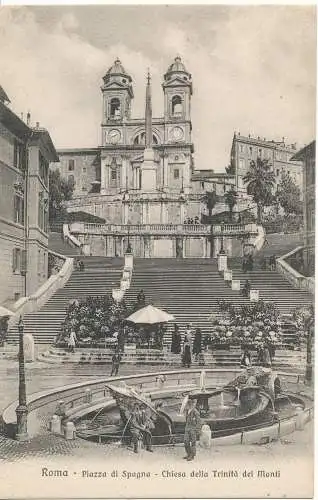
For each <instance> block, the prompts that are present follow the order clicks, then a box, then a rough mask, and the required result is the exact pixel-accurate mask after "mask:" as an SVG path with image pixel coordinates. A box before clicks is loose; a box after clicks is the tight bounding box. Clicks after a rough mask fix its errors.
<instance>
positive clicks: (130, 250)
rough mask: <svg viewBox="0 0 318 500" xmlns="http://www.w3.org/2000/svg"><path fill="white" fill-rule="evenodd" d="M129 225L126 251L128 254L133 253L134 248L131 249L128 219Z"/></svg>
mask: <svg viewBox="0 0 318 500" xmlns="http://www.w3.org/2000/svg"><path fill="white" fill-rule="evenodd" d="M127 223H128V227H127V249H126V253H132V248H131V245H130V219H128V221H127Z"/></svg>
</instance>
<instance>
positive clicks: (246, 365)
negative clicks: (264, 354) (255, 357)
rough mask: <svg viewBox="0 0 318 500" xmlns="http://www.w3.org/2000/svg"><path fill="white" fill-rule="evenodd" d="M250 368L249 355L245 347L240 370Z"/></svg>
mask: <svg viewBox="0 0 318 500" xmlns="http://www.w3.org/2000/svg"><path fill="white" fill-rule="evenodd" d="M250 366H251V354H250V352H249V350H248V349H247V347H245V349H244V352H243V354H242V357H241V368H249V367H250Z"/></svg>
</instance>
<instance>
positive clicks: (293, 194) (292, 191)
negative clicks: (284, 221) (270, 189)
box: [276, 173, 301, 214]
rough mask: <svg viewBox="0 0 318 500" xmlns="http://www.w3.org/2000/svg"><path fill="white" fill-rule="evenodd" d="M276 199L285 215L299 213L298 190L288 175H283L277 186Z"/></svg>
mask: <svg viewBox="0 0 318 500" xmlns="http://www.w3.org/2000/svg"><path fill="white" fill-rule="evenodd" d="M276 198H277V201H278V202H279V204H280V206H281V207H282V208H283V209H284V210H285V213H286V214H299V213H300V211H301V202H300V189H299V187H298V186H297V185H296V184H295V182H294V181H293V179H292V178H291V177H290V175H289V174H286V173H284V174H283V175H282V178H281V181H280V183H279V184H278V186H277V191H276Z"/></svg>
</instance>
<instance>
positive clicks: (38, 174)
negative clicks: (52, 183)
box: [0, 94, 58, 306]
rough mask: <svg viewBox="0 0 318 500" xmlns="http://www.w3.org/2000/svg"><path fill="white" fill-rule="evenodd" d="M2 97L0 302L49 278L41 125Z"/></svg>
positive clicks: (47, 144) (45, 141) (46, 141)
mask: <svg viewBox="0 0 318 500" xmlns="http://www.w3.org/2000/svg"><path fill="white" fill-rule="evenodd" d="M1 95H2V99H0V274H1V280H0V304H1V303H6V304H7V305H8V306H9V304H10V303H11V302H14V301H16V300H18V299H19V298H20V297H22V296H28V295H31V294H32V293H34V292H35V291H36V290H37V289H38V288H39V286H40V285H41V284H42V283H43V282H44V281H46V279H47V276H48V206H49V204H48V190H49V186H48V177H49V164H50V162H51V161H56V160H57V159H58V157H57V153H56V151H55V149H54V146H53V143H52V141H51V138H50V136H49V134H48V132H47V131H46V130H45V129H40V128H39V127H38V126H37V127H36V128H32V127H30V126H29V125H28V124H26V123H25V122H24V121H23V120H22V119H20V118H19V117H18V116H17V115H16V114H15V113H14V112H13V111H12V110H11V109H10V107H9V104H10V102H9V99H8V98H7V96H6V97H3V94H1Z"/></svg>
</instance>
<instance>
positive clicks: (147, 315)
mask: <svg viewBox="0 0 318 500" xmlns="http://www.w3.org/2000/svg"><path fill="white" fill-rule="evenodd" d="M174 319H175V318H174V316H172V314H168V313H166V312H165V311H162V310H161V309H158V308H157V307H154V306H152V305H148V306H146V307H143V308H142V309H139V311H136V312H134V313H133V314H131V315H130V316H129V317H128V318H126V321H131V322H132V323H140V324H144V325H145V324H147V325H154V324H156V323H167V321H174Z"/></svg>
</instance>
